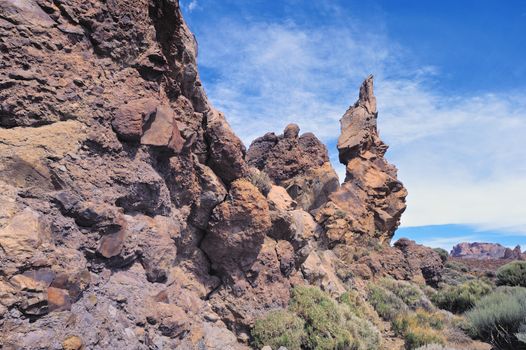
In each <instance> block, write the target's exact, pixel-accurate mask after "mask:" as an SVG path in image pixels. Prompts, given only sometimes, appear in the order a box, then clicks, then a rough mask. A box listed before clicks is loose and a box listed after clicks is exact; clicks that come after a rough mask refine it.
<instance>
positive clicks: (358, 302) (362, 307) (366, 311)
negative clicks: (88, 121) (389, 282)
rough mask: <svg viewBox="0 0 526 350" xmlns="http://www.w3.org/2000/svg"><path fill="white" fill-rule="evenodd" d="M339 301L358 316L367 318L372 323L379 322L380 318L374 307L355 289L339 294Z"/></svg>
mask: <svg viewBox="0 0 526 350" xmlns="http://www.w3.org/2000/svg"><path fill="white" fill-rule="evenodd" d="M339 301H340V303H342V304H344V305H347V306H348V307H349V310H350V311H351V312H352V313H353V314H355V315H356V316H358V317H359V318H363V319H366V320H369V321H371V322H372V323H373V324H379V321H380V318H379V317H378V314H377V313H376V311H374V308H373V307H372V306H371V304H369V303H367V302H366V301H365V300H364V298H362V296H360V295H359V294H358V293H357V292H356V291H353V290H350V291H347V292H345V293H344V294H342V295H341V296H340V298H339Z"/></svg>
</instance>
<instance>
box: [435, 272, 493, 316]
mask: <svg viewBox="0 0 526 350" xmlns="http://www.w3.org/2000/svg"><path fill="white" fill-rule="evenodd" d="M490 292H491V286H490V285H489V284H487V283H485V282H482V281H479V280H473V281H468V282H464V283H462V284H461V285H458V286H446V287H445V288H443V289H441V290H439V291H438V292H437V293H436V294H434V295H433V296H432V297H431V300H432V301H433V303H434V304H435V305H436V306H437V307H439V308H441V309H444V310H448V311H451V312H454V313H462V312H465V311H467V310H469V309H471V308H472V307H473V306H474V305H475V303H476V302H477V301H479V300H480V299H481V298H482V297H483V296H485V295H486V294H488V293H490Z"/></svg>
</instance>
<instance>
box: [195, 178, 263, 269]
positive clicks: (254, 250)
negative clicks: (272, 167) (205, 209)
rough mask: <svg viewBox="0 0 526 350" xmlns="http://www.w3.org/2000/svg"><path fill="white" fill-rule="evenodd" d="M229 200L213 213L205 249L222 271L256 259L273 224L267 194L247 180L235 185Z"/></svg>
mask: <svg viewBox="0 0 526 350" xmlns="http://www.w3.org/2000/svg"><path fill="white" fill-rule="evenodd" d="M228 197H229V199H228V200H227V201H225V202H223V203H221V204H220V205H218V206H217V207H215V209H214V211H213V212H212V217H211V219H210V222H209V226H208V233H207V235H206V236H205V238H204V240H203V242H202V244H201V248H202V249H203V250H204V251H205V252H206V253H207V255H208V257H209V258H210V259H211V261H212V267H214V268H215V269H216V270H220V271H221V272H224V273H228V272H235V271H236V270H237V269H243V268H244V267H246V266H251V265H252V263H253V262H254V260H255V259H256V257H257V255H258V254H259V251H260V249H261V246H262V245H263V241H264V240H265V236H266V234H267V231H268V230H269V229H270V225H271V221H270V214H269V209H268V205H267V202H266V200H265V198H264V197H263V195H262V194H261V193H260V192H259V191H258V189H257V188H256V187H254V186H253V185H252V184H251V183H250V182H248V181H246V180H236V181H234V182H233V183H232V187H231V188H230V192H229V196H228Z"/></svg>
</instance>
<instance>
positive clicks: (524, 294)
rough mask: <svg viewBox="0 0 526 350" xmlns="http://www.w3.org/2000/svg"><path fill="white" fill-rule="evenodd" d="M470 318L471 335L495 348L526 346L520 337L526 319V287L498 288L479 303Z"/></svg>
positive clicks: (515, 349)
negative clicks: (522, 324)
mask: <svg viewBox="0 0 526 350" xmlns="http://www.w3.org/2000/svg"><path fill="white" fill-rule="evenodd" d="M467 318H468V320H469V321H470V323H471V327H472V328H471V332H472V335H473V336H475V337H477V338H479V339H481V340H483V341H486V342H489V343H491V344H492V345H493V346H494V347H495V348H496V349H498V350H522V349H526V344H524V343H523V342H522V341H521V340H520V339H519V337H518V336H517V334H520V333H521V323H523V322H524V321H525V320H526V288H522V287H500V288H498V289H497V290H496V291H495V292H493V293H492V294H489V295H487V296H485V297H484V298H482V299H481V300H480V301H479V302H478V303H476V305H475V307H474V308H473V309H472V310H470V311H468V313H467ZM520 338H522V335H520Z"/></svg>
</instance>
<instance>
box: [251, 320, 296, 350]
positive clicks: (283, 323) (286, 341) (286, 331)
mask: <svg viewBox="0 0 526 350" xmlns="http://www.w3.org/2000/svg"><path fill="white" fill-rule="evenodd" d="M252 336H253V337H254V345H255V346H256V347H258V348H261V347H263V346H265V345H269V346H270V347H272V348H274V349H277V348H279V347H280V346H284V347H286V348H287V349H289V350H294V349H300V348H301V344H302V343H303V340H304V339H305V338H306V333H305V322H304V321H303V320H302V319H301V318H299V317H298V316H296V315H295V314H293V313H292V312H290V311H287V310H277V311H271V312H269V313H268V314H267V315H266V316H265V317H264V318H262V319H259V320H257V321H256V324H255V325H254V328H253V329H252Z"/></svg>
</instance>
